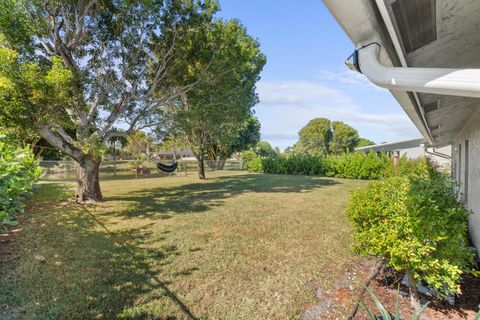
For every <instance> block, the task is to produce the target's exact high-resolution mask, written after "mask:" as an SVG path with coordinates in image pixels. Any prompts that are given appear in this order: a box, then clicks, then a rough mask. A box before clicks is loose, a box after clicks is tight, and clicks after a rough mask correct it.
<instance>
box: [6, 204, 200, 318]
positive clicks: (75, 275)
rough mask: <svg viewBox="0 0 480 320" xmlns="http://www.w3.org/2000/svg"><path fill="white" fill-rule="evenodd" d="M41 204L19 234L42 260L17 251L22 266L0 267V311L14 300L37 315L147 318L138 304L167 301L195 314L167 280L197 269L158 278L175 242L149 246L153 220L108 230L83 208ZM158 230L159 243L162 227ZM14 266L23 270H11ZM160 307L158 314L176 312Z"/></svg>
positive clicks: (169, 260) (179, 311)
mask: <svg viewBox="0 0 480 320" xmlns="http://www.w3.org/2000/svg"><path fill="white" fill-rule="evenodd" d="M47 203H49V204H50V206H49V207H46V206H44V205H42V204H41V203H39V205H40V206H38V207H36V206H35V205H34V206H33V207H31V208H30V210H31V212H34V215H32V218H31V221H30V223H29V224H28V225H25V228H24V229H25V230H24V231H22V232H23V237H22V238H23V239H21V240H20V241H22V242H23V243H22V246H25V247H27V248H28V249H27V250H26V252H33V253H35V254H37V255H42V256H44V257H45V260H44V261H43V262H41V263H39V262H38V261H35V260H34V259H33V256H32V255H31V254H27V255H25V253H23V254H22V255H19V257H18V258H17V259H18V260H17V261H19V260H20V261H21V263H22V265H21V267H18V266H13V267H12V268H11V270H13V273H10V274H7V273H6V274H2V273H3V272H0V276H1V278H3V279H0V318H2V314H7V313H10V314H12V310H13V308H12V306H14V305H17V306H18V307H19V309H18V310H22V311H20V313H24V312H26V313H27V314H30V316H33V317H36V318H39V319H40V318H42V319H43V318H49V319H50V318H55V319H94V318H95V319H97V318H102V319H149V318H150V317H151V316H152V315H151V314H149V313H146V311H145V310H143V309H142V306H143V305H148V304H149V303H151V302H153V301H154V300H165V301H164V302H162V305H170V306H171V307H170V308H169V310H176V311H172V312H173V313H175V314H177V315H178V314H182V319H184V318H185V319H196V317H195V316H194V314H193V313H192V312H191V311H190V309H189V308H188V306H187V305H185V304H184V303H183V302H182V300H181V298H180V297H178V296H177V294H176V293H175V292H173V291H172V290H171V289H170V288H169V284H170V283H171V282H172V281H174V279H175V278H176V277H182V276H186V275H189V274H191V273H193V272H195V271H196V270H198V269H196V268H192V269H189V270H184V271H179V272H178V273H177V274H173V275H169V276H168V278H167V279H162V278H161V277H162V268H163V267H164V266H166V265H168V264H170V263H173V261H174V260H175V257H176V256H178V255H180V253H179V252H178V250H177V248H176V247H174V246H173V247H172V246H168V247H162V246H160V249H159V248H158V247H157V248H153V246H150V245H149V244H150V241H151V240H152V239H151V232H150V231H149V227H150V226H151V223H149V224H145V225H144V226H142V227H139V228H135V229H128V230H122V231H110V230H109V229H108V227H107V226H106V225H105V224H103V223H102V222H101V221H100V220H99V219H98V218H97V216H96V215H95V214H93V213H92V212H90V210H89V209H88V208H85V207H83V206H74V205H72V204H67V205H62V204H60V203H55V202H51V201H48V202H47ZM52 210H53V212H52ZM46 212H49V214H48V215H46V214H45V213H46ZM47 216H48V217H47ZM162 236H163V238H156V241H157V242H156V243H157V244H158V243H161V241H162V239H163V240H165V237H166V236H168V233H167V232H164V234H162ZM22 260H23V261H22ZM26 266H27V267H26ZM25 267H26V268H25ZM16 269H21V270H27V272H25V271H23V272H20V271H18V274H16V273H15V272H17V271H15V270H16ZM5 270H6V269H5ZM0 271H1V270H0ZM1 287H3V288H1ZM19 297H20V299H19ZM138 299H140V301H138ZM2 309H3V310H2ZM166 312H167V311H165V313H166ZM165 313H164V314H162V317H161V318H160V319H169V320H170V319H171V320H173V319H177V316H175V315H174V314H171V315H169V314H165ZM13 318H16V317H15V316H13ZM13 318H12V319H13ZM157 318H158V315H157V317H155V319H157Z"/></svg>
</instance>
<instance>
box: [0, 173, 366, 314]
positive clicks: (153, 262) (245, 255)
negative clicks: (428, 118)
mask: <svg viewBox="0 0 480 320" xmlns="http://www.w3.org/2000/svg"><path fill="white" fill-rule="evenodd" d="M207 175H208V176H207V180H206V181H200V180H198V179H197V178H196V176H194V175H191V176H187V177H185V176H177V177H163V178H143V179H142V178H141V179H138V180H134V179H130V180H107V181H102V190H103V193H104V197H105V201H104V202H101V203H97V204H96V205H88V206H80V205H75V204H73V203H72V202H69V201H66V199H68V198H70V197H71V188H72V185H62V184H53V183H52V184H41V185H40V187H39V189H38V190H37V192H36V195H35V198H34V200H33V201H32V202H31V204H30V205H29V209H28V210H27V212H26V214H25V215H23V216H22V218H21V219H22V222H21V225H20V226H19V228H18V230H15V232H12V233H11V234H9V235H8V236H3V240H4V241H3V243H2V247H1V248H0V318H1V319H299V318H302V315H303V314H304V312H305V310H307V309H308V308H311V307H312V305H315V304H316V303H318V302H317V301H316V297H315V292H316V290H317V288H321V289H322V290H330V289H332V288H333V287H334V286H335V284H336V283H337V282H338V279H340V278H342V276H343V275H344V273H345V270H347V269H348V268H349V267H351V266H352V265H353V264H355V263H356V261H358V257H356V256H355V255H354V254H352V253H351V252H350V250H349V245H350V244H351V235H350V226H349V223H348V220H347V218H346V216H345V214H344V209H345V206H346V204H347V201H348V198H349V194H350V191H351V190H352V189H354V188H358V187H361V186H362V185H364V184H365V182H364V181H358V180H344V179H333V178H324V177H305V176H287V175H267V174H248V173H245V172H220V173H207Z"/></svg>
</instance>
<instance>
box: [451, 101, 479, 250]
mask: <svg viewBox="0 0 480 320" xmlns="http://www.w3.org/2000/svg"><path fill="white" fill-rule="evenodd" d="M465 140H468V177H466V176H465V170H466V161H465V159H466V155H465ZM452 153H453V159H454V163H453V168H454V171H455V172H453V176H454V177H455V179H456V180H457V181H458V182H460V193H461V196H462V198H464V199H465V200H466V201H465V206H466V207H467V208H468V209H470V210H471V211H472V212H473V214H471V215H470V218H469V220H470V227H469V229H470V234H471V237H472V241H473V243H474V245H475V246H476V248H477V250H479V252H480V161H479V160H480V111H479V112H477V113H476V114H475V115H474V116H473V117H472V118H471V120H470V121H469V122H468V123H467V124H466V126H465V127H464V128H463V129H462V131H461V132H460V134H459V135H458V136H457V137H456V138H455V143H454V145H453V146H452ZM466 178H467V179H468V190H465V179H466Z"/></svg>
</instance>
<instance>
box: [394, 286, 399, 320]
mask: <svg viewBox="0 0 480 320" xmlns="http://www.w3.org/2000/svg"><path fill="white" fill-rule="evenodd" d="M399 305H400V286H398V289H397V301H396V302H395V320H400V306H399Z"/></svg>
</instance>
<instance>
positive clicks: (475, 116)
mask: <svg viewBox="0 0 480 320" xmlns="http://www.w3.org/2000/svg"><path fill="white" fill-rule="evenodd" d="M324 3H325V5H326V6H327V8H328V9H329V11H330V12H331V13H332V15H333V16H334V17H335V19H336V20H337V21H338V23H339V24H340V25H341V26H342V27H343V29H344V31H345V32H346V33H347V35H348V36H349V37H350V39H351V40H352V41H353V44H354V46H355V47H356V49H357V50H356V51H355V53H354V54H353V55H352V56H351V57H350V58H349V60H348V61H347V65H348V66H349V67H350V68H352V69H356V70H357V71H360V72H362V73H363V74H364V75H365V76H366V77H367V78H368V79H369V80H370V81H371V82H373V83H375V84H376V85H378V86H381V87H384V88H387V89H389V90H390V92H391V93H392V95H393V96H394V97H395V98H396V100H397V101H398V102H399V104H400V105H401V106H402V108H403V109H404V110H405V112H406V113H407V114H408V116H409V117H410V119H411V120H412V121H413V122H414V124H415V125H416V127H417V128H418V130H420V132H421V134H422V135H423V137H424V138H425V140H426V141H427V144H428V145H429V146H432V147H437V148H438V147H444V146H447V145H452V146H453V147H452V158H453V165H452V168H453V170H454V171H453V176H454V177H455V178H456V179H457V180H458V181H459V183H460V185H461V187H460V192H461V194H462V196H463V201H464V203H465V206H466V207H467V208H468V209H471V210H472V211H473V214H472V215H470V218H469V219H470V234H471V236H472V240H473V242H474V244H475V246H476V247H477V249H480V163H479V161H477V159H479V157H480V100H479V99H478V98H480V54H479V52H480V36H479V30H480V1H465V0H436V1H435V0H348V1H347V0H345V1H344V0H324ZM327 46H328V45H327ZM346 54H348V53H346Z"/></svg>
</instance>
